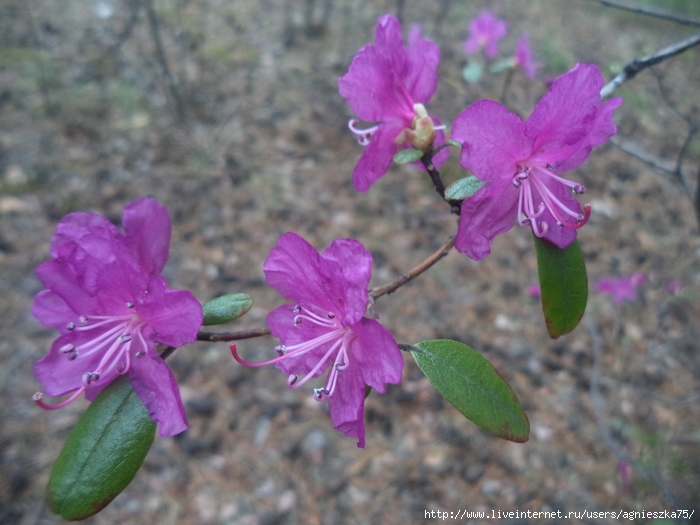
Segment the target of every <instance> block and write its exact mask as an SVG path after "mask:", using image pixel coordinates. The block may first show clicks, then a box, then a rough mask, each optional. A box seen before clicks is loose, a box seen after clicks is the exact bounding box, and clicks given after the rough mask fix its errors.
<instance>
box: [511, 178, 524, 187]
mask: <svg viewBox="0 0 700 525" xmlns="http://www.w3.org/2000/svg"><path fill="white" fill-rule="evenodd" d="M522 185H523V183H522V182H520V179H518V178H515V179H513V186H515V187H516V188H520V186H522Z"/></svg>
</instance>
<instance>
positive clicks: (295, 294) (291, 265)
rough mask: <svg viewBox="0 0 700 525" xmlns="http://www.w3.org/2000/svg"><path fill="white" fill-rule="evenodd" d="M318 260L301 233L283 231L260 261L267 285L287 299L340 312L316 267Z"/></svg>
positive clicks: (314, 251) (318, 257) (325, 281)
mask: <svg viewBox="0 0 700 525" xmlns="http://www.w3.org/2000/svg"><path fill="white" fill-rule="evenodd" d="M320 259H321V256H320V255H319V254H318V252H317V251H316V249H315V248H314V247H313V246H311V245H310V244H309V243H308V242H306V240H305V239H304V238H303V237H302V236H301V235H298V234H296V233H293V232H288V233H285V234H284V235H282V236H281V237H280V238H279V240H278V241H277V246H276V247H274V248H273V249H272V250H271V251H270V255H268V256H267V259H265V263H264V264H263V271H264V272H265V277H266V278H267V284H269V285H270V286H271V287H273V288H276V289H277V291H279V293H280V294H282V296H283V297H284V298H285V299H287V300H288V301H292V302H293V303H296V304H302V305H314V306H317V307H318V308H320V309H322V310H325V311H326V312H333V313H335V314H341V313H342V312H338V311H336V310H335V308H336V304H335V301H333V299H332V298H331V297H330V296H329V295H328V282H327V280H326V278H325V277H324V276H323V275H322V274H321V272H320V269H319V267H320V264H321V263H320Z"/></svg>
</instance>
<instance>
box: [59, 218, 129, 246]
mask: <svg viewBox="0 0 700 525" xmlns="http://www.w3.org/2000/svg"><path fill="white" fill-rule="evenodd" d="M88 235H91V236H98V237H101V238H104V239H121V238H122V237H123V234H122V232H120V231H119V228H117V227H116V226H115V225H114V224H112V223H111V222H110V221H109V219H107V217H103V216H102V215H98V214H96V213H90V212H75V213H69V214H68V215H66V216H65V217H64V218H63V219H62V220H61V222H59V223H58V226H57V227H56V233H55V234H54V236H53V237H52V238H51V256H52V257H58V250H59V248H60V247H61V246H63V245H64V244H66V243H68V242H71V241H80V240H81V239H82V238H83V237H85V236H88Z"/></svg>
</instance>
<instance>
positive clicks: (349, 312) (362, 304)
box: [319, 239, 372, 327]
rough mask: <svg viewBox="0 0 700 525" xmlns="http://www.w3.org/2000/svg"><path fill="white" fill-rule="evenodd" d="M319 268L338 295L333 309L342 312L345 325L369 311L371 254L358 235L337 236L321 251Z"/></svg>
mask: <svg viewBox="0 0 700 525" xmlns="http://www.w3.org/2000/svg"><path fill="white" fill-rule="evenodd" d="M319 269H320V272H321V275H323V277H324V278H325V279H326V281H327V283H328V286H329V288H328V291H329V294H330V297H332V298H333V299H335V302H336V309H335V310H334V311H336V312H341V313H342V314H343V320H342V321H343V326H346V327H347V326H350V325H351V324H354V323H356V322H357V321H359V320H360V319H361V318H362V317H363V316H364V315H365V313H366V312H367V285H369V280H370V276H371V273H372V255H371V254H370V253H369V252H368V251H367V250H365V247H364V246H362V243H360V242H359V241H356V240H355V239H336V240H335V241H333V243H332V244H331V245H330V246H329V247H328V248H326V249H325V250H324V251H323V253H322V254H321V264H320V266H319Z"/></svg>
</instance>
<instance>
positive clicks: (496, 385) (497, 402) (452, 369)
mask: <svg viewBox="0 0 700 525" xmlns="http://www.w3.org/2000/svg"><path fill="white" fill-rule="evenodd" d="M408 350H410V352H411V355H412V356H413V358H414V359H415V360H416V363H417V364H418V366H419V367H420V369H421V370H422V371H423V373H424V374H425V375H426V376H427V378H428V379H429V380H430V382H431V383H432V384H433V386H434V387H435V389H436V390H437V391H438V392H440V394H442V396H443V397H444V398H445V399H447V400H448V401H449V402H450V403H452V404H453V405H454V406H455V408H456V409H457V410H459V411H460V413H461V414H462V415H463V416H464V417H466V418H467V419H469V420H470V421H472V422H473V423H476V424H477V425H478V426H480V427H481V428H483V429H484V430H486V431H488V432H491V433H492V434H495V435H496V436H498V437H500V438H503V439H507V440H509V441H515V442H516V443H524V442H525V441H527V440H528V438H529V436H530V421H529V420H528V418H527V414H525V411H524V410H523V407H522V406H521V405H520V401H519V400H518V396H516V395H515V393H514V392H513V390H512V389H511V388H510V386H509V385H508V383H506V381H505V380H504V379H503V378H502V377H501V376H500V374H499V373H498V372H497V371H496V369H495V368H494V367H493V365H492V364H491V363H489V362H488V361H487V360H486V358H485V357H483V356H482V355H481V354H479V353H477V352H475V351H474V350H472V349H471V348H469V347H468V346H467V345H465V344H462V343H460V342H458V341H451V340H449V339H435V340H431V341H423V342H422V343H418V344H416V345H413V346H412V347H408Z"/></svg>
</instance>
